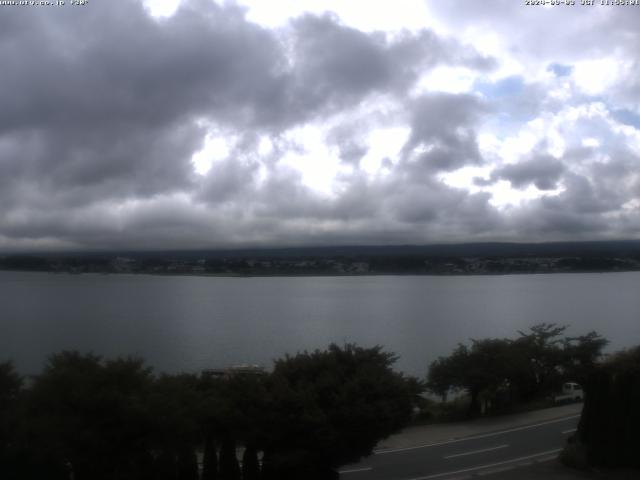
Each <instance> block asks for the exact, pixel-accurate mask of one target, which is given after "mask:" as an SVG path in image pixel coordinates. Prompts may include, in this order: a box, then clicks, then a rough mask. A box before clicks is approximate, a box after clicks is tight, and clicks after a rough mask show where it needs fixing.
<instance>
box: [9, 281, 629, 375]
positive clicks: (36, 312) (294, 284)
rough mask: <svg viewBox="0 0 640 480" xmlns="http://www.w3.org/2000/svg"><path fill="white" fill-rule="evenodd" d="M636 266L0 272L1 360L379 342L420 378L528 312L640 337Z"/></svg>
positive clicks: (209, 358)
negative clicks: (490, 270) (511, 271)
mask: <svg viewBox="0 0 640 480" xmlns="http://www.w3.org/2000/svg"><path fill="white" fill-rule="evenodd" d="M639 287H640V273H605V274H555V275H509V276H467V277H465V276H459V277H458V276H447V277H431V276H377V277H366V276H365V277H284V278H273V277H269V278H216V277H179V276H176V277H168V276H146V275H139V276H138V275H65V274H62V275H59V274H58V275H56V274H47V273H21V272H0V301H1V302H2V303H1V305H2V308H1V310H0V361H2V360H5V359H12V360H13V361H14V362H15V364H16V366H17V367H18V369H19V370H20V371H21V372H23V373H36V372H38V371H39V370H40V369H41V367H42V365H43V363H44V361H45V359H46V357H47V356H48V355H49V354H51V353H53V352H57V351H60V350H62V349H77V350H81V351H92V352H94V353H98V354H101V355H105V356H116V355H131V354H133V355H140V356H142V357H144V358H145V359H146V360H147V362H148V363H149V364H150V365H152V366H153V367H155V369H156V370H158V371H167V372H176V371H198V370H200V369H203V368H211V367H225V366H229V365H232V364H237V363H258V364H263V365H265V366H267V367H270V366H271V365H272V360H273V359H275V358H277V357H280V356H282V355H283V354H285V353H295V352H296V351H299V350H304V349H315V348H324V347H326V346H327V345H328V344H329V343H330V342H338V343H343V342H355V343H357V344H359V345H361V346H373V345H376V344H381V345H384V346H385V348H386V349H387V350H388V351H393V352H395V353H397V354H398V355H400V359H399V361H398V362H397V364H396V367H397V368H398V369H400V370H402V371H405V372H407V373H410V374H413V375H419V376H423V375H425V373H426V371H427V365H428V363H429V362H430V361H431V360H433V359H434V358H436V357H437V356H438V355H445V354H448V353H449V352H450V351H451V349H452V348H453V347H455V345H456V344H457V343H458V342H464V341H467V340H468V339H469V338H472V337H474V338H482V337H487V336H495V337H512V336H515V335H517V330H519V329H520V330H522V329H527V328H528V327H529V326H531V325H534V324H536V323H539V322H557V323H560V324H568V325H570V326H571V328H570V329H569V331H568V333H569V334H582V333H586V332H588V331H590V330H596V331H598V332H599V333H601V334H602V335H604V336H605V337H606V338H608V339H609V340H610V341H611V346H610V350H615V349H619V348H622V347H627V346H631V345H634V344H640V295H639V293H640V288H639Z"/></svg>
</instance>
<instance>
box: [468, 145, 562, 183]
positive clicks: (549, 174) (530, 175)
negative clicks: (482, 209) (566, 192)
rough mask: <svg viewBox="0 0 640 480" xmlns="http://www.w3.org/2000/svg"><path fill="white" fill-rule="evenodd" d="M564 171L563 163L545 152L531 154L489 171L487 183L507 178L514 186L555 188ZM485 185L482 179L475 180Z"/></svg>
mask: <svg viewBox="0 0 640 480" xmlns="http://www.w3.org/2000/svg"><path fill="white" fill-rule="evenodd" d="M564 172H565V166H564V164H563V163H562V162H561V161H560V160H558V159H557V158H554V157H552V156H551V155H547V154H538V155H532V156H531V157H529V158H527V159H526V160H522V161H520V162H518V163H514V164H508V165H504V166H503V167H500V168H497V169H496V170H494V171H493V172H492V173H491V179H490V181H489V183H494V182H496V181H498V180H507V181H509V182H510V183H511V185H512V186H513V187H515V188H521V189H522V188H526V187H527V186H529V185H535V187H536V188H537V189H538V190H555V189H556V188H557V187H558V181H559V180H560V178H561V177H562V174H563V173H564ZM476 183H477V184H479V185H486V184H487V182H486V181H484V180H482V179H481V180H479V181H476Z"/></svg>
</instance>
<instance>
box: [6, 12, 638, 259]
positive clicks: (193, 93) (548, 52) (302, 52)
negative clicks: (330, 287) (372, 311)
mask: <svg viewBox="0 0 640 480" xmlns="http://www.w3.org/2000/svg"><path fill="white" fill-rule="evenodd" d="M70 3H71V2H70V1H67V2H66V5H65V6H48V7H37V6H0V80H1V82H0V250H4V251H9V250H15V249H52V248H54V249H57V248H71V249H110V248H154V249H155V248H162V249H163V248H171V249H173V248H208V247H246V246H285V245H327V244H425V243H440V242H469V241H486V240H492V241H493V240H498V241H551V240H593V239H609V238H640V169H639V166H640V49H639V48H638V45H639V44H640V29H639V28H638V25H640V7H634V6H608V7H607V6H602V5H595V6H590V7H587V6H580V5H579V4H580V0H577V3H578V5H575V6H564V5H563V6H554V7H541V6H525V5H523V3H524V1H512V0H484V1H481V2H480V1H474V0H465V1H462V0H458V1H456V0H446V1H445V0H440V1H424V0H393V1H391V0H389V1H386V0H385V1H382V0H372V1H368V2H364V1H355V0H273V1H269V0H239V1H238V2H223V1H219V2H214V1H213V0H184V1H183V2H174V1H170V0H162V1H151V0H150V1H147V2H143V1H142V0H119V1H117V2H115V1H111V0H108V1H107V0H89V2H88V5H86V6H71V5H70ZM596 3H599V0H598V1H597V2H596Z"/></svg>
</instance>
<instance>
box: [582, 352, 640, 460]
mask: <svg viewBox="0 0 640 480" xmlns="http://www.w3.org/2000/svg"><path fill="white" fill-rule="evenodd" d="M638 405H640V346H638V347H635V348H633V349H630V350H627V351H624V352H621V353H619V354H617V355H615V356H614V357H612V358H611V359H610V360H609V361H607V362H605V363H604V364H603V365H601V366H598V367H597V368H596V369H595V371H594V372H593V373H592V374H591V375H590V377H589V380H588V382H587V384H586V399H585V405H584V409H583V412H582V417H581V418H580V424H579V426H578V432H577V441H578V442H580V444H581V445H582V446H584V448H585V450H586V456H587V459H588V460H589V462H590V463H591V464H592V465H598V466H606V467H635V468H640V457H638V452H640V437H638V431H639V430H640V411H639V410H638Z"/></svg>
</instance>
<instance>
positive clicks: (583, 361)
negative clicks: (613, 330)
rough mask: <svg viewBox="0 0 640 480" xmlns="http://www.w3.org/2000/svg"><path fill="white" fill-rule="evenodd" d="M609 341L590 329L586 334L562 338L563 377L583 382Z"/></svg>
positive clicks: (594, 366) (593, 368)
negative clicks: (563, 356) (563, 355)
mask: <svg viewBox="0 0 640 480" xmlns="http://www.w3.org/2000/svg"><path fill="white" fill-rule="evenodd" d="M608 343H609V341H608V340H607V339H605V338H603V337H601V336H600V335H599V334H598V333H596V332H594V331H591V332H589V333H587V334H586V335H581V336H578V337H569V338H566V339H564V342H563V349H564V354H565V361H564V373H565V375H564V376H565V379H566V380H569V381H575V382H578V383H580V384H583V385H584V384H585V383H586V382H587V380H588V378H589V375H590V374H591V373H592V372H593V371H594V370H595V368H596V366H597V364H598V361H599V360H600V358H601V357H602V350H603V349H604V347H606V346H607V345H608Z"/></svg>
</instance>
